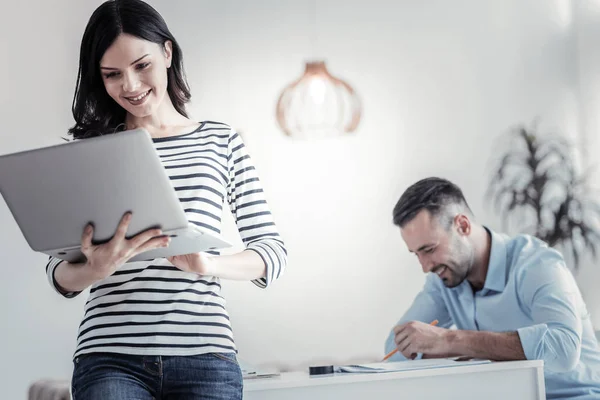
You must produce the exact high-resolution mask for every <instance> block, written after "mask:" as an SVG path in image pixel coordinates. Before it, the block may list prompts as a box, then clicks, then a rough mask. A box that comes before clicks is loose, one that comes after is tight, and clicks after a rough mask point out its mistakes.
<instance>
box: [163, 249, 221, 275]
mask: <svg viewBox="0 0 600 400" xmlns="http://www.w3.org/2000/svg"><path fill="white" fill-rule="evenodd" d="M167 259H168V260H169V262H170V263H171V264H173V265H174V266H176V267H177V268H179V269H180V270H182V271H185V272H192V273H195V274H198V275H213V276H214V275H215V272H216V268H215V261H214V260H213V258H212V257H209V256H208V255H206V254H205V253H192V254H184V255H181V256H173V257H168V258H167Z"/></svg>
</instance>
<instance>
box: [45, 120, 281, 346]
mask: <svg viewBox="0 0 600 400" xmlns="http://www.w3.org/2000/svg"><path fill="white" fill-rule="evenodd" d="M153 141H154V145H155V147H156V149H157V151H158V154H159V156H160V158H161V161H162V163H163V166H164V167H165V169H166V171H167V173H168V175H169V177H170V179H171V182H172V183H173V186H174V187H175V190H176V192H177V195H178V197H179V200H180V201H181V203H182V205H183V208H184V210H185V213H186V216H187V218H188V221H189V222H190V223H191V224H194V225H196V226H197V227H198V228H199V229H200V230H205V231H208V232H209V233H220V232H221V217H222V213H223V205H224V204H225V202H227V204H229V207H230V209H231V213H232V215H233V216H234V220H235V222H236V224H237V228H238V231H239V233H240V236H241V238H242V241H243V242H244V245H245V246H246V248H247V249H249V250H253V251H255V252H257V253H258V254H259V255H260V257H261V258H262V259H263V261H264V263H265V265H266V267H267V268H266V270H267V274H266V277H265V278H261V279H257V280H255V281H253V282H254V283H255V284H256V285H258V286H259V287H263V288H264V287H266V286H268V285H269V284H270V283H271V282H272V281H274V280H275V279H277V278H279V277H280V276H281V274H282V272H283V270H284V268H285V266H286V262H287V252H286V249H285V247H284V243H283V240H282V238H281V237H280V235H279V233H278V231H277V228H276V226H275V223H274V221H273V217H272V215H271V212H270V211H269V207H268V205H267V202H266V200H265V196H264V193H263V189H262V187H261V184H260V180H259V177H258V175H257V173H256V170H255V168H254V166H253V164H252V160H251V158H250V156H249V155H248V153H247V151H246V148H245V147H244V143H243V142H242V139H241V137H240V136H239V135H238V134H237V133H236V132H234V131H233V130H232V129H231V128H230V127H229V126H227V125H225V124H222V123H218V122H211V121H207V122H203V123H202V124H201V125H200V127H199V128H198V129H196V130H195V131H193V132H190V133H187V134H183V135H178V136H171V137H165V138H156V139H153ZM212 253H213V254H218V252H212ZM60 262H61V260H60V259H57V258H50V260H49V262H48V264H47V266H46V272H47V275H48V279H49V280H50V282H51V284H52V285H53V286H54V288H55V289H56V290H57V291H58V292H59V293H61V292H60V290H59V288H58V287H57V285H56V282H55V280H54V270H55V269H56V266H57V265H58V264H59V263H60ZM220 291H221V285H220V282H219V278H216V277H212V276H199V275H197V274H193V273H187V272H183V271H181V270H179V269H177V268H175V267H174V266H173V265H172V264H171V263H170V262H169V261H167V260H166V259H164V258H160V259H155V260H153V261H139V262H131V263H127V264H125V265H123V266H122V267H121V268H119V269H118V270H117V271H116V272H115V273H114V274H112V275H111V276H109V277H107V278H105V279H103V280H102V281H99V282H96V283H95V284H94V285H92V287H91V288H90V295H89V298H88V301H87V303H86V304H85V314H84V317H83V320H82V322H81V325H80V327H79V335H78V340H77V348H76V350H75V354H74V357H77V356H78V355H81V354H84V353H90V352H116V353H124V354H139V355H191V354H201V353H208V352H233V351H236V347H235V344H234V339H233V333H232V330H231V325H230V322H229V316H228V313H227V310H226V307H225V299H224V298H223V297H221V294H220ZM61 294H63V295H64V296H66V297H74V296H76V295H77V294H78V293H67V294H64V293H61Z"/></svg>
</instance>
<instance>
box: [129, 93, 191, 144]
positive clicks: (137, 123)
mask: <svg viewBox="0 0 600 400" xmlns="http://www.w3.org/2000/svg"><path fill="white" fill-rule="evenodd" d="M165 97H166V98H165V101H163V103H162V104H161V106H160V107H159V108H158V109H157V110H156V111H155V112H154V113H153V114H152V115H148V116H145V117H136V116H134V115H132V114H129V113H127V117H126V118H125V126H126V129H127V130H130V129H138V128H143V129H145V130H147V131H148V132H149V133H150V136H152V137H153V138H160V137H166V136H174V135H179V134H181V133H185V131H186V130H188V129H190V128H192V127H196V126H197V125H198V123H197V122H195V121H192V120H191V119H189V118H187V117H184V116H183V115H181V114H179V112H177V110H176V109H175V107H174V106H173V104H172V103H171V99H170V98H169V96H165Z"/></svg>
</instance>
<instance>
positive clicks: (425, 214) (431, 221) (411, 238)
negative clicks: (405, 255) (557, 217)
mask: <svg viewBox="0 0 600 400" xmlns="http://www.w3.org/2000/svg"><path fill="white" fill-rule="evenodd" d="M438 228H439V224H438V223H437V219H436V218H434V217H433V216H432V215H431V213H430V212H429V211H428V210H421V211H420V212H419V213H418V214H417V215H416V216H415V217H414V218H413V219H412V220H410V221H409V222H408V223H406V224H405V225H404V226H403V227H402V228H401V229H400V232H401V234H402V238H403V239H404V241H405V242H406V245H407V246H408V249H409V250H411V251H416V250H417V249H419V248H420V247H421V246H423V245H426V244H431V243H435V242H437V241H439V231H438Z"/></svg>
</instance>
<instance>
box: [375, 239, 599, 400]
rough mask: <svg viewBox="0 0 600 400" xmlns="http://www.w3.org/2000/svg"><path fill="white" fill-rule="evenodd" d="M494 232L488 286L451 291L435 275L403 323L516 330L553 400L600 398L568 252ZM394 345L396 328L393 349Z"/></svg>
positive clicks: (593, 347) (389, 345)
mask: <svg viewBox="0 0 600 400" xmlns="http://www.w3.org/2000/svg"><path fill="white" fill-rule="evenodd" d="M488 231H489V230H488ZM490 233H491V237H492V249H491V253H490V262H489V268H488V273H487V277H486V280H485V285H484V287H483V289H482V290H480V291H478V292H476V293H473V290H472V288H471V285H470V284H469V282H468V281H467V280H465V281H464V282H462V283H461V284H460V285H458V286H457V287H455V288H447V287H445V286H444V284H443V283H442V280H441V279H440V278H439V277H438V276H437V275H435V274H433V273H430V274H428V276H427V278H426V282H425V286H424V287H423V290H422V291H421V292H420V293H419V294H418V295H417V297H416V298H415V300H414V302H413V304H412V305H411V307H410V308H409V309H408V311H407V312H406V313H405V314H404V316H403V317H402V319H401V320H400V321H399V322H398V324H402V323H405V322H408V321H422V322H425V323H430V322H431V321H433V320H435V319H437V320H438V321H439V325H438V326H440V327H443V328H450V327H452V326H453V325H456V328H457V329H463V330H477V331H491V332H506V331H517V332H518V334H519V338H520V340H521V345H522V346H523V350H524V352H525V356H526V357H527V359H528V360H543V361H544V375H545V381H546V396H547V398H548V399H578V400H579V399H581V400H583V399H586V400H587V399H600V347H599V345H598V341H597V340H596V337H595V334H594V329H593V327H592V322H591V319H590V315H589V313H588V311H587V309H586V306H585V303H584V301H583V299H582V297H581V293H580V292H579V288H578V287H577V284H576V283H575V279H574V278H573V275H572V274H571V272H570V271H569V270H568V269H567V267H566V264H565V261H564V259H563V257H562V255H561V254H560V253H559V252H558V251H556V250H554V249H552V248H549V247H548V246H547V245H546V244H545V243H544V242H542V241H540V240H538V239H536V238H534V237H531V236H527V235H519V236H516V237H514V238H509V237H508V236H506V235H502V234H498V233H495V232H491V231H490ZM395 347H396V345H395V343H394V334H393V331H392V333H390V336H389V337H388V339H387V341H386V344H385V351H386V354H387V353H388V352H390V351H392V350H393V349H394V348H395ZM402 359H404V357H403V356H402V354H401V353H400V352H397V353H396V354H395V355H394V356H392V358H391V360H402Z"/></svg>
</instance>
